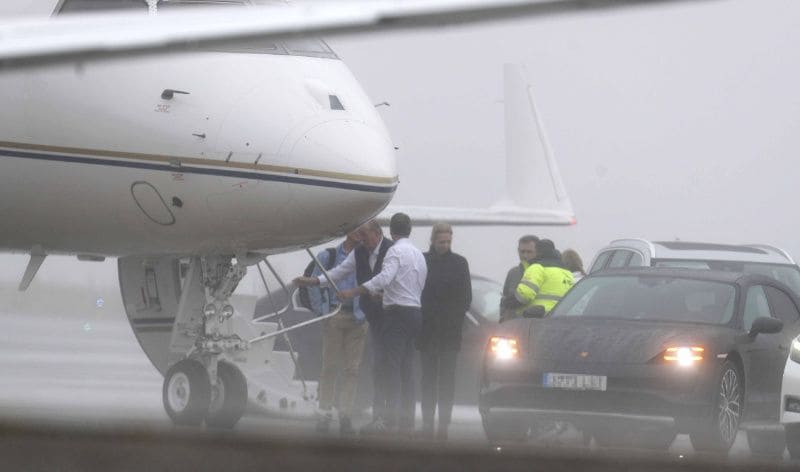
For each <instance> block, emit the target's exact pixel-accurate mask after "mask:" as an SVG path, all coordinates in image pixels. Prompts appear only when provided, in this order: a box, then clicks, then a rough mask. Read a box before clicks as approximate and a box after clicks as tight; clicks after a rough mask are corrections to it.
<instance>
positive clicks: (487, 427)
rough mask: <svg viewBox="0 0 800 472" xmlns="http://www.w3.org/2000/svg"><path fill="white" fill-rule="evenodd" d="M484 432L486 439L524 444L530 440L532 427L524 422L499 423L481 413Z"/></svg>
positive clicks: (508, 421)
mask: <svg viewBox="0 0 800 472" xmlns="http://www.w3.org/2000/svg"><path fill="white" fill-rule="evenodd" d="M481 421H482V423H483V431H484V433H486V439H488V440H489V441H490V442H492V443H496V442H523V441H525V440H526V439H527V438H528V430H529V429H530V425H528V423H526V422H524V421H511V420H505V421H498V420H496V419H492V417H491V416H490V415H489V413H481Z"/></svg>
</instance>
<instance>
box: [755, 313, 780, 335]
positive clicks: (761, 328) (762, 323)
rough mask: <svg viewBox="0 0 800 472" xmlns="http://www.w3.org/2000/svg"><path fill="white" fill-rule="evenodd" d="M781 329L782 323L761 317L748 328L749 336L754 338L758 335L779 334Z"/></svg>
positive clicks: (767, 317) (774, 319)
mask: <svg viewBox="0 0 800 472" xmlns="http://www.w3.org/2000/svg"><path fill="white" fill-rule="evenodd" d="M782 329H783V321H781V320H779V319H776V318H771V317H769V316H762V317H760V318H756V320H755V321H753V326H752V327H751V328H750V336H753V337H754V336H756V335H757V334H759V333H764V334H772V333H780V332H781V330H782Z"/></svg>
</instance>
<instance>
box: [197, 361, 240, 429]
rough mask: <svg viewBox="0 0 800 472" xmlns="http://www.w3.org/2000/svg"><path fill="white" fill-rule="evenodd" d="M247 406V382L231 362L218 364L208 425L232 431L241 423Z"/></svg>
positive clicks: (212, 389)
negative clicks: (240, 420)
mask: <svg viewBox="0 0 800 472" xmlns="http://www.w3.org/2000/svg"><path fill="white" fill-rule="evenodd" d="M246 406H247V380H246V379H245V378H244V375H243V374H242V372H241V371H240V370H239V369H238V368H237V367H236V366H235V365H233V364H231V363H229V362H220V363H218V364H217V384H216V385H215V386H213V387H212V388H211V405H210V406H209V408H208V416H207V417H206V425H207V426H209V427H211V428H224V429H230V428H233V427H234V425H236V423H237V422H238V421H239V419H240V418H241V417H242V414H244V409H245V407H246Z"/></svg>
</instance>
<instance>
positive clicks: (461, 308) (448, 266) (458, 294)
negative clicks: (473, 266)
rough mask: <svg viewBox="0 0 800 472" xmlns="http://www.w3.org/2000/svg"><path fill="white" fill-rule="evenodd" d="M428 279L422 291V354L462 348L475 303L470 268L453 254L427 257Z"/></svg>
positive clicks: (418, 345) (433, 254)
mask: <svg viewBox="0 0 800 472" xmlns="http://www.w3.org/2000/svg"><path fill="white" fill-rule="evenodd" d="M425 261H426V262H427V263H428V278H427V279H426V280H425V288H424V289H423V291H422V331H421V332H420V335H419V337H418V338H417V347H419V349H421V350H429V349H436V348H438V349H452V350H459V349H460V348H461V327H462V325H463V323H464V316H465V315H466V312H467V310H468V309H469V306H470V304H471V303H472V281H471V279H470V275H469V264H468V263H467V260H466V259H464V258H463V257H462V256H460V255H458V254H455V253H453V252H448V253H446V254H442V255H439V254H436V253H435V252H434V251H433V250H431V251H429V252H426V253H425Z"/></svg>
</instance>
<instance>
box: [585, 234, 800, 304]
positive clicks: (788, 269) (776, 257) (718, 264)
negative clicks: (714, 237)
mask: <svg viewBox="0 0 800 472" xmlns="http://www.w3.org/2000/svg"><path fill="white" fill-rule="evenodd" d="M642 266H643V267H648V266H649V267H677V268H686V269H711V270H723V271H730V272H744V273H747V274H761V275H766V276H769V277H772V278H773V279H776V280H778V281H779V282H782V283H784V284H786V285H788V286H789V287H790V288H792V290H794V292H795V293H796V294H798V295H800V268H798V266H797V264H795V262H794V260H793V259H792V258H791V256H789V254H788V253H787V252H786V251H784V250H782V249H779V248H776V247H774V246H769V245H766V244H741V245H734V244H715V243H692V242H684V241H648V240H645V239H617V240H615V241H611V243H610V244H609V245H608V246H606V247H604V248H603V249H601V250H600V251H599V252H598V253H597V255H596V256H595V258H594V260H593V261H592V265H591V266H590V268H589V273H593V272H597V271H599V270H603V269H621V268H625V267H642Z"/></svg>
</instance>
